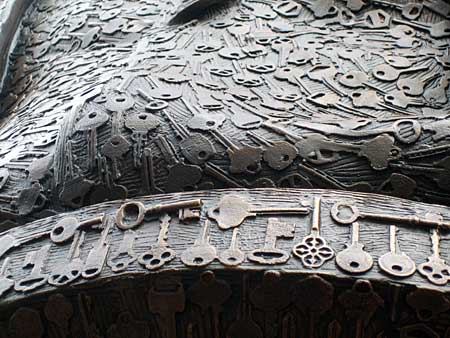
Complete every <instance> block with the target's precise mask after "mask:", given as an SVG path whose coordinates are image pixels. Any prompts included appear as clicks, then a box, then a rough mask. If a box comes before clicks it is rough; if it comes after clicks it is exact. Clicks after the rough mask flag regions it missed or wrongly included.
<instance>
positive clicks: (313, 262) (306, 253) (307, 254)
mask: <svg viewBox="0 0 450 338" xmlns="http://www.w3.org/2000/svg"><path fill="white" fill-rule="evenodd" d="M320 208H321V198H320V197H314V211H313V216H312V226H311V231H310V233H309V235H308V236H306V237H304V238H303V240H302V242H300V243H299V244H297V245H296V246H295V247H294V249H293V250H292V252H293V254H294V255H295V256H296V257H298V258H300V259H301V261H302V263H303V265H304V266H305V267H306V268H319V267H321V266H322V265H323V264H324V263H325V262H326V261H328V260H330V259H331V258H333V256H334V251H333V249H332V248H331V247H330V246H329V245H328V244H327V242H326V240H325V239H324V238H323V237H321V236H320V217H321V216H320Z"/></svg>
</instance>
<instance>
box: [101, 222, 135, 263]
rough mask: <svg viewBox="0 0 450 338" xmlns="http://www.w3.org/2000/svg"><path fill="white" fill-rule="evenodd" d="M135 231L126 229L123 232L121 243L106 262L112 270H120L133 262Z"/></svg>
mask: <svg viewBox="0 0 450 338" xmlns="http://www.w3.org/2000/svg"><path fill="white" fill-rule="evenodd" d="M135 239H136V233H135V232H134V231H133V230H127V231H125V232H124V234H123V239H122V243H120V246H119V249H118V250H117V252H116V253H115V255H114V256H112V257H111V258H109V260H108V262H107V264H108V266H109V267H110V268H111V270H112V271H113V272H121V271H124V270H126V269H128V267H129V266H130V265H131V264H133V263H134V261H136V259H137V255H136V254H135V253H134V251H133V245H134V241H135Z"/></svg>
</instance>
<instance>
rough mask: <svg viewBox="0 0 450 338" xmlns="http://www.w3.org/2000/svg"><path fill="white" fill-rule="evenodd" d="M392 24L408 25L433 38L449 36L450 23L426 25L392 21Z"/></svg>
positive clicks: (397, 20)
mask: <svg viewBox="0 0 450 338" xmlns="http://www.w3.org/2000/svg"><path fill="white" fill-rule="evenodd" d="M392 22H393V23H399V24H403V25H408V26H411V27H414V28H417V29H420V30H425V31H427V32H429V33H430V36H431V37H433V38H445V37H449V36H450V21H449V20H443V21H439V22H436V23H426V22H419V21H413V20H401V19H396V18H393V19H392Z"/></svg>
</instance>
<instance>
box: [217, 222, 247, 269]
mask: <svg viewBox="0 0 450 338" xmlns="http://www.w3.org/2000/svg"><path fill="white" fill-rule="evenodd" d="M238 235H239V229H238V228H234V229H233V235H232V236H231V243H230V246H229V248H228V249H225V250H223V251H222V252H220V253H219V256H218V257H217V258H218V259H219V262H220V263H222V264H223V265H226V266H237V265H239V264H241V263H242V262H243V261H244V259H245V253H244V252H243V251H242V250H241V249H239V241H238Z"/></svg>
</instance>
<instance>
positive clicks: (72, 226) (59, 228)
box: [50, 214, 105, 243]
mask: <svg viewBox="0 0 450 338" xmlns="http://www.w3.org/2000/svg"><path fill="white" fill-rule="evenodd" d="M104 218H105V215H103V214H102V215H101V216H97V217H94V218H91V219H88V220H86V221H82V222H79V221H78V219H77V218H75V217H70V216H69V217H64V218H63V219H61V220H60V221H58V223H56V224H55V226H54V227H53V229H52V231H51V232H50V239H51V240H52V242H53V243H63V242H65V241H67V240H69V239H70V238H72V237H73V235H74V234H75V233H76V232H77V231H78V230H81V229H85V228H90V227H93V226H95V225H98V224H103V222H104Z"/></svg>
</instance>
